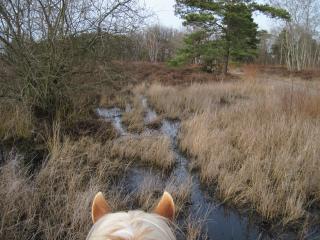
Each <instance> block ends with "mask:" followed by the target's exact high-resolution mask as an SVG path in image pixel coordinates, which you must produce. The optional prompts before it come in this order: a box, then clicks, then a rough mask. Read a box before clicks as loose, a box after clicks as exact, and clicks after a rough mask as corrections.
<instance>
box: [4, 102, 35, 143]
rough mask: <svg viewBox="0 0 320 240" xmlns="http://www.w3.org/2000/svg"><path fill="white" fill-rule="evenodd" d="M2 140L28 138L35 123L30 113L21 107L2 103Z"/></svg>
mask: <svg viewBox="0 0 320 240" xmlns="http://www.w3.org/2000/svg"><path fill="white" fill-rule="evenodd" d="M0 123H1V124H0V140H5V139H8V138H28V137H30V136H31V134H32V129H33V123H32V117H31V113H30V111H28V110H27V109H26V108H25V107H22V106H20V105H14V104H12V103H0Z"/></svg>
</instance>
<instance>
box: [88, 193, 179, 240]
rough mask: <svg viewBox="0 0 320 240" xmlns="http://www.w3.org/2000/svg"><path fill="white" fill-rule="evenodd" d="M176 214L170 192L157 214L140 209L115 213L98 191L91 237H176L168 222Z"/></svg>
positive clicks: (142, 239)
mask: <svg viewBox="0 0 320 240" xmlns="http://www.w3.org/2000/svg"><path fill="white" fill-rule="evenodd" d="M174 214H175V206H174V202H173V199H172V197H171V195H170V194H169V193H167V192H164V194H163V196H162V198H161V199H160V201H159V203H158V205H157V206H156V208H155V209H154V211H153V213H146V212H143V211H138V210H136V211H129V212H117V213H112V212H111V207H110V205H109V204H108V202H107V201H106V199H105V198H104V196H103V195H102V193H98V194H97V195H96V196H95V198H94V200H93V203H92V221H93V224H94V225H93V227H92V228H91V230H90V232H89V234H88V236H87V240H160V239H161V240H175V239H176V238H175V236H174V234H173V231H172V229H171V228H170V226H169V224H168V223H169V222H168V221H170V220H173V218H174Z"/></svg>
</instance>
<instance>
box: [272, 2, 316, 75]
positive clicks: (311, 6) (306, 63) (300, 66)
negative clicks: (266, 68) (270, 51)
mask: <svg viewBox="0 0 320 240" xmlns="http://www.w3.org/2000/svg"><path fill="white" fill-rule="evenodd" d="M270 2H271V3H272V4H273V5H275V6H277V7H281V8H284V9H286V10H287V11H288V12H289V13H290V15H291V16H292V21H290V22H288V23H287V24H286V25H285V26H284V28H283V29H282V30H281V31H280V33H279V34H278V39H277V41H276V43H275V45H274V50H275V54H277V56H278V58H280V59H281V64H285V65H286V66H287V68H288V69H289V70H293V71H301V70H304V69H310V68H319V66H320V41H319V39H320V38H319V36H320V34H319V33H320V27H319V26H320V1H319V0H281V1H280V0H270Z"/></svg>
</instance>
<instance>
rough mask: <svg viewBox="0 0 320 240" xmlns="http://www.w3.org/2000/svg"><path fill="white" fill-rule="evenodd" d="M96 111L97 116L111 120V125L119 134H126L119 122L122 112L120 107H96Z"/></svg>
mask: <svg viewBox="0 0 320 240" xmlns="http://www.w3.org/2000/svg"><path fill="white" fill-rule="evenodd" d="M96 112H97V114H98V116H100V117H102V118H104V119H107V120H109V121H111V122H112V125H113V127H114V128H115V129H116V131H117V132H118V133H119V134H120V135H121V136H124V135H126V130H125V129H124V127H123V125H122V123H121V116H122V112H121V109H120V108H116V107H115V108H108V109H104V108H98V109H97V110H96Z"/></svg>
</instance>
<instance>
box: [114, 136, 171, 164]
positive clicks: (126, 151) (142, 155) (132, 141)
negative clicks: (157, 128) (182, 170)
mask: <svg viewBox="0 0 320 240" xmlns="http://www.w3.org/2000/svg"><path fill="white" fill-rule="evenodd" d="M111 155H112V156H114V157H119V158H121V159H129V160H138V161H141V162H142V163H144V164H148V165H149V166H156V167H159V168H160V169H163V170H168V169H170V168H172V167H173V165H174V163H175V159H174V154H173V152H172V151H170V139H169V138H167V137H165V136H141V137H131V136H129V137H124V138H120V139H118V140H117V141H115V142H114V144H113V146H112V148H111Z"/></svg>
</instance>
